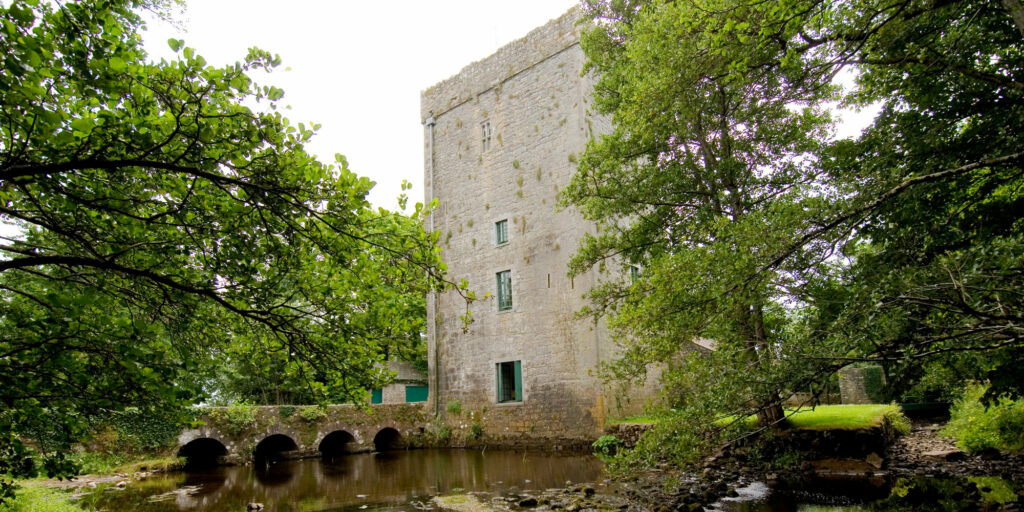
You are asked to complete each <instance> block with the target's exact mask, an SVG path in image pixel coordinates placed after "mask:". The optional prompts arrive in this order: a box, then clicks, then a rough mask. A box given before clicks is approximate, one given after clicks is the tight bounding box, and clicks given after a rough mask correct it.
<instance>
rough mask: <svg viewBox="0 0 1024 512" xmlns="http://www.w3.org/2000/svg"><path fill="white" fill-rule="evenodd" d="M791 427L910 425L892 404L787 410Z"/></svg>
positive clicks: (632, 420)
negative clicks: (887, 422)
mask: <svg viewBox="0 0 1024 512" xmlns="http://www.w3.org/2000/svg"><path fill="white" fill-rule="evenodd" d="M786 415H787V417H788V418H789V422H790V425H792V426H793V427H795V428H799V429H808V430H832V429H840V430H856V429H864V428H871V427H875V426H878V425H881V424H882V422H883V421H884V419H885V418H886V417H888V418H889V421H890V422H891V423H893V425H894V426H895V427H896V429H897V430H898V431H901V432H903V430H904V427H906V429H907V431H909V427H910V425H909V423H907V420H906V418H905V417H904V416H903V414H902V413H901V412H900V410H899V407H897V406H895V405H891V404H866V405H819V406H817V407H815V408H814V409H809V408H808V409H800V410H798V411H797V412H794V409H786ZM735 419H736V417H735V416H726V417H724V418H721V419H719V420H717V421H716V422H715V423H717V424H719V425H726V424H729V423H732V422H733V421H734V420H735ZM658 421H659V420H658V418H656V417H654V416H630V417H628V418H622V419H614V420H610V421H609V422H608V423H609V424H611V425H616V424H656V423H658ZM746 422H747V426H748V427H755V426H756V425H757V417H756V416H750V417H748V418H747V419H746Z"/></svg>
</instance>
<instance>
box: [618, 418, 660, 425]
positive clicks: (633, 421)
mask: <svg viewBox="0 0 1024 512" xmlns="http://www.w3.org/2000/svg"><path fill="white" fill-rule="evenodd" d="M658 421H659V420H658V418H655V417H654V416H630V417H628V418H612V419H609V420H608V424H609V425H654V424H655V423H658Z"/></svg>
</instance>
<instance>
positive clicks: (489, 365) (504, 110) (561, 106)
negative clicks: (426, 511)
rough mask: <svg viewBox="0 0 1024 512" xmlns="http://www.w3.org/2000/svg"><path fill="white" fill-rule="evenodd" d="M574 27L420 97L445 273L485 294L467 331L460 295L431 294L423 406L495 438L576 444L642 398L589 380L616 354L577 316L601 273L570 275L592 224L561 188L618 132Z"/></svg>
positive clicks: (521, 45)
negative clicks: (591, 147) (586, 71)
mask: <svg viewBox="0 0 1024 512" xmlns="http://www.w3.org/2000/svg"><path fill="white" fill-rule="evenodd" d="M578 18H579V15H578V11H576V10H572V11H570V12H568V13H566V14H565V15H563V16H562V17H560V18H558V19H556V20H552V21H551V22H549V23H548V24H546V25H544V26H542V27H540V28H537V29H535V30H533V31H532V32H530V33H529V35H527V36H526V37H524V38H523V39H520V40H518V41H515V42H512V43H510V44H508V45H506V46H505V47H503V48H501V49H500V50H498V52H497V53H495V54H494V55H492V56H490V57H488V58H486V59H484V60H482V61H479V62H475V63H473V64H471V65H469V66H467V67H466V68H464V69H463V70H462V71H461V72H460V73H459V74H458V75H455V76H453V77H451V78H449V79H448V80H445V81H443V82H441V83H439V84H437V85H435V86H433V87H431V88H430V89H428V90H426V91H424V92H423V93H422V96H421V116H422V119H423V123H424V127H425V129H424V137H425V141H424V142H425V144H424V149H425V154H424V159H425V188H426V200H427V201H430V200H431V199H432V198H436V199H437V201H438V203H439V206H438V208H437V209H436V210H435V212H434V214H433V218H432V219H429V220H428V221H427V222H428V226H427V227H428V229H434V230H437V231H440V232H441V239H440V243H441V247H442V254H443V258H444V261H445V262H446V263H447V264H448V269H449V273H450V277H451V278H452V279H453V280H455V281H456V282H457V281H459V280H461V279H465V280H467V281H468V282H469V285H470V288H471V289H472V290H473V291H474V292H475V293H476V294H477V296H478V297H479V298H481V300H478V301H477V302H475V303H473V304H472V305H471V306H470V310H471V311H472V317H473V322H472V323H471V324H469V325H468V328H466V329H464V327H463V322H462V320H461V319H460V316H462V315H465V314H466V302H465V301H464V300H463V298H462V297H461V296H460V295H458V294H457V293H455V292H448V293H445V294H441V295H439V296H436V297H435V296H431V297H428V300H427V314H428V336H429V358H430V359H429V360H430V374H429V376H428V381H429V385H430V388H431V392H430V403H429V404H428V409H429V410H432V411H436V412H438V413H440V414H441V415H442V416H443V417H444V419H445V421H446V423H447V424H449V425H451V426H453V427H454V428H455V429H456V430H457V432H458V431H462V432H463V433H465V432H470V431H471V429H472V425H473V424H474V423H476V424H478V426H479V427H480V428H481V429H482V433H483V436H484V437H485V439H491V440H494V441H498V442H500V441H503V440H504V441H508V442H517V443H521V442H531V441H540V440H546V441H547V442H550V441H552V440H555V441H558V440H564V441H565V443H566V444H580V443H581V442H583V441H585V440H588V439H593V438H595V437H596V436H598V435H599V434H600V429H601V428H602V427H603V424H604V421H605V419H606V418H607V417H609V416H610V415H611V416H621V415H623V414H626V413H629V412H635V411H637V410H638V409H639V406H640V405H642V402H643V400H644V398H643V397H644V396H646V395H645V394H644V393H632V394H629V393H621V392H614V391H612V390H609V389H602V386H601V383H600V381H599V380H598V379H597V378H596V377H595V376H594V375H592V371H593V370H594V369H595V368H596V366H597V365H598V363H599V362H600V361H603V360H607V359H608V358H609V357H610V356H612V355H613V354H614V351H615V347H614V344H613V343H612V341H611V340H610V338H609V336H608V333H607V331H606V329H605V328H604V326H603V325H594V324H593V322H592V321H589V320H586V319H577V318H576V317H575V313H576V311H578V310H579V309H580V308H581V307H583V306H584V305H585V301H584V299H583V298H582V295H583V294H584V293H585V292H586V291H587V290H588V289H589V288H590V287H591V286H593V285H594V284H595V283H596V281H597V278H598V273H597V272H596V271H592V272H589V273H587V274H584V275H581V276H577V277H576V278H575V279H570V278H569V277H568V276H567V263H568V261H569V258H570V257H571V256H572V254H573V253H574V252H575V250H576V248H577V246H578V241H579V239H580V237H581V236H582V235H583V234H584V233H586V232H590V233H595V226H594V225H593V224H592V223H590V222H588V221H586V220H584V219H583V218H582V216H581V215H580V214H579V213H578V212H576V211H575V210H574V209H571V208H569V209H563V210H559V209H558V208H557V207H556V205H557V202H558V192H559V190H560V189H561V188H562V187H564V186H565V185H566V184H568V183H569V181H570V179H571V178H572V176H573V174H574V172H575V168H576V165H575V162H576V160H577V156H578V155H579V154H580V153H581V152H582V151H583V149H584V147H585V146H586V143H587V141H588V140H589V139H590V138H591V137H593V136H594V135H595V134H600V133H602V132H608V131H610V123H609V121H608V120H607V119H606V118H603V117H601V116H597V115H595V114H594V113H593V110H594V108H593V106H592V104H591V103H592V102H591V99H590V91H591V88H592V86H593V82H594V77H592V76H589V75H583V76H581V70H582V67H583V64H584V61H585V57H584V55H583V51H582V50H581V49H580V46H579V27H578V26H577V25H576V20H577V19H578ZM485 294H486V298H484V296H485ZM556 444H558V443H556Z"/></svg>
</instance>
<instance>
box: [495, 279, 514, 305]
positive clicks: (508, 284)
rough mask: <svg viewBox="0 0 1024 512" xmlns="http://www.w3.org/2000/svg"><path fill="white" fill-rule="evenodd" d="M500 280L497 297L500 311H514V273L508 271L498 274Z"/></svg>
mask: <svg viewBox="0 0 1024 512" xmlns="http://www.w3.org/2000/svg"><path fill="white" fill-rule="evenodd" d="M496 276H497V278H498V287H497V294H496V295H497V296H498V311H504V310H506V309H512V271H511V270H506V271H504V272H498V273H497V274H496Z"/></svg>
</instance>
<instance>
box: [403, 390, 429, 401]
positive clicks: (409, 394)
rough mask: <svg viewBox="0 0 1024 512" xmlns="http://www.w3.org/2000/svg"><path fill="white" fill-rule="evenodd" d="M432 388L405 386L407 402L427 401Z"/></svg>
mask: <svg viewBox="0 0 1024 512" xmlns="http://www.w3.org/2000/svg"><path fill="white" fill-rule="evenodd" d="M429 393H430V390H429V388H427V386H405V401H406V402H426V401H427V398H428V396H429Z"/></svg>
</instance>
